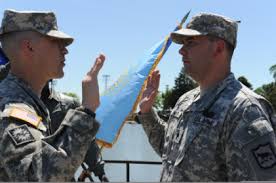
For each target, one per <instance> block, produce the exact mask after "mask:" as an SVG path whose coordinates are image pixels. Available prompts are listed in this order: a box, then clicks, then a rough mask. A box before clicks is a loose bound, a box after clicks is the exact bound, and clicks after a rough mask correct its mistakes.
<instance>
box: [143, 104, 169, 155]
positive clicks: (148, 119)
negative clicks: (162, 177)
mask: <svg viewBox="0 0 276 183" xmlns="http://www.w3.org/2000/svg"><path fill="white" fill-rule="evenodd" d="M138 119H139V121H140V122H141V124H142V125H143V128H144V130H145V132H146V134H147V136H148V139H149V142H150V144H151V145H152V147H153V149H154V150H155V152H156V153H157V154H158V155H159V156H161V155H162V152H163V146H164V138H165V130H166V123H165V122H164V121H163V120H162V119H161V118H159V116H158V115H157V113H156V111H154V110H153V109H152V110H151V112H150V113H145V114H139V115H138Z"/></svg>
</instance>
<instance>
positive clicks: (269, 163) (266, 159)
mask: <svg viewBox="0 0 276 183" xmlns="http://www.w3.org/2000/svg"><path fill="white" fill-rule="evenodd" d="M252 153H253V154H254V157H255V159H256V161H257V162H258V165H259V166H260V167H261V168H264V169H267V168H272V167H273V166H274V165H276V154H275V152H274V151H273V150H272V147H271V144H269V143H267V144H263V145H259V146H258V147H257V148H255V149H252Z"/></svg>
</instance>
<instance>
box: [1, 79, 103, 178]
mask: <svg viewBox="0 0 276 183" xmlns="http://www.w3.org/2000/svg"><path fill="white" fill-rule="evenodd" d="M0 111H2V112H1V119H0V120H1V121H0V180H1V181H70V180H71V178H72V177H73V176H74V173H75V171H76V169H77V168H78V167H79V166H80V164H81V163H82V162H83V160H84V157H85V155H86V152H87V150H88V148H89V146H90V144H91V141H92V139H93V138H94V136H95V134H96V132H97V130H98V128H99V123H98V122H97V121H96V120H95V119H94V118H93V117H92V116H91V115H89V114H87V113H85V112H83V111H82V110H78V109H70V110H69V111H68V112H67V114H66V116H65V117H64V119H63V121H62V122H61V125H60V127H59V128H58V129H57V130H56V132H55V133H54V134H53V135H51V133H52V132H51V128H50V127H49V126H48V125H49V124H51V122H50V118H49V112H48V110H47V108H46V106H45V105H44V104H43V102H42V101H41V100H40V99H39V98H38V97H37V95H36V94H35V93H34V92H33V91H32V89H31V88H30V87H29V85H28V84H27V83H26V82H24V81H23V80H21V79H19V78H18V77H16V76H14V75H12V74H8V76H7V77H6V78H5V79H4V80H3V81H2V82H1V83H0ZM49 135H50V136H49Z"/></svg>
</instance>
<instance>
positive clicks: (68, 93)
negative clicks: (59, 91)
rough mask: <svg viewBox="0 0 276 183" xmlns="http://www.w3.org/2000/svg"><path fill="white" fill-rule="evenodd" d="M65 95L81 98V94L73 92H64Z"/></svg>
mask: <svg viewBox="0 0 276 183" xmlns="http://www.w3.org/2000/svg"><path fill="white" fill-rule="evenodd" d="M63 94H64V95H67V96H69V97H73V98H76V99H78V100H79V99H80V98H79V96H78V95H77V94H75V93H73V92H63Z"/></svg>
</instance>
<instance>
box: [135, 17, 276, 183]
mask: <svg viewBox="0 0 276 183" xmlns="http://www.w3.org/2000/svg"><path fill="white" fill-rule="evenodd" d="M237 26H238V25H237V22H236V21H233V20H231V19H229V18H226V17H223V16H220V15H215V14H209V13H201V14H199V15H196V16H194V17H193V18H192V20H191V21H190V23H188V24H187V27H186V28H184V29H180V30H179V31H176V32H173V33H172V34H171V38H172V40H173V41H174V42H175V43H178V44H183V46H182V48H181V49H180V50H179V53H180V54H181V55H182V61H183V63H184V68H185V72H186V73H187V74H189V75H190V76H191V77H192V78H193V79H194V80H195V81H196V82H197V83H198V84H199V87H198V88H196V89H194V90H191V91H190V92H187V93H185V94H184V95H183V96H181V97H180V98H179V100H178V101H177V103H176V105H175V107H174V109H173V110H172V112H171V114H170V118H169V120H168V122H167V123H165V122H164V121H162V120H161V119H160V118H159V117H158V115H157V114H156V112H155V111H154V110H153V109H152V105H153V102H154V98H155V97H156V95H157V91H158V87H159V80H160V74H159V72H158V71H155V72H153V74H152V76H151V77H150V78H149V81H148V84H147V86H146V89H145V92H144V93H143V97H142V99H141V102H140V114H139V116H138V118H139V121H140V122H141V123H142V125H143V127H144V130H145V132H146V134H147V136H148V138H149V141H150V143H151V145H152V146H153V148H154V149H155V151H156V152H157V153H158V154H159V155H160V156H161V157H162V164H163V169H162V173H161V181H177V182H180V181H206V182H207V181H246V180H251V181H253V180H276V173H275V172H276V154H275V153H276V138H275V132H276V131H275V130H276V124H275V118H274V113H273V109H272V107H271V105H270V103H269V102H268V101H267V100H265V99H264V98H263V97H261V96H259V95H257V94H255V93H254V92H253V91H251V90H250V89H248V88H246V87H245V86H244V85H242V84H241V83H240V82H238V81H237V80H236V79H235V77H234V74H233V73H231V70H230V65H231V58H232V54H233V51H234V49H235V47H236V42H237V40H236V39H237Z"/></svg>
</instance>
